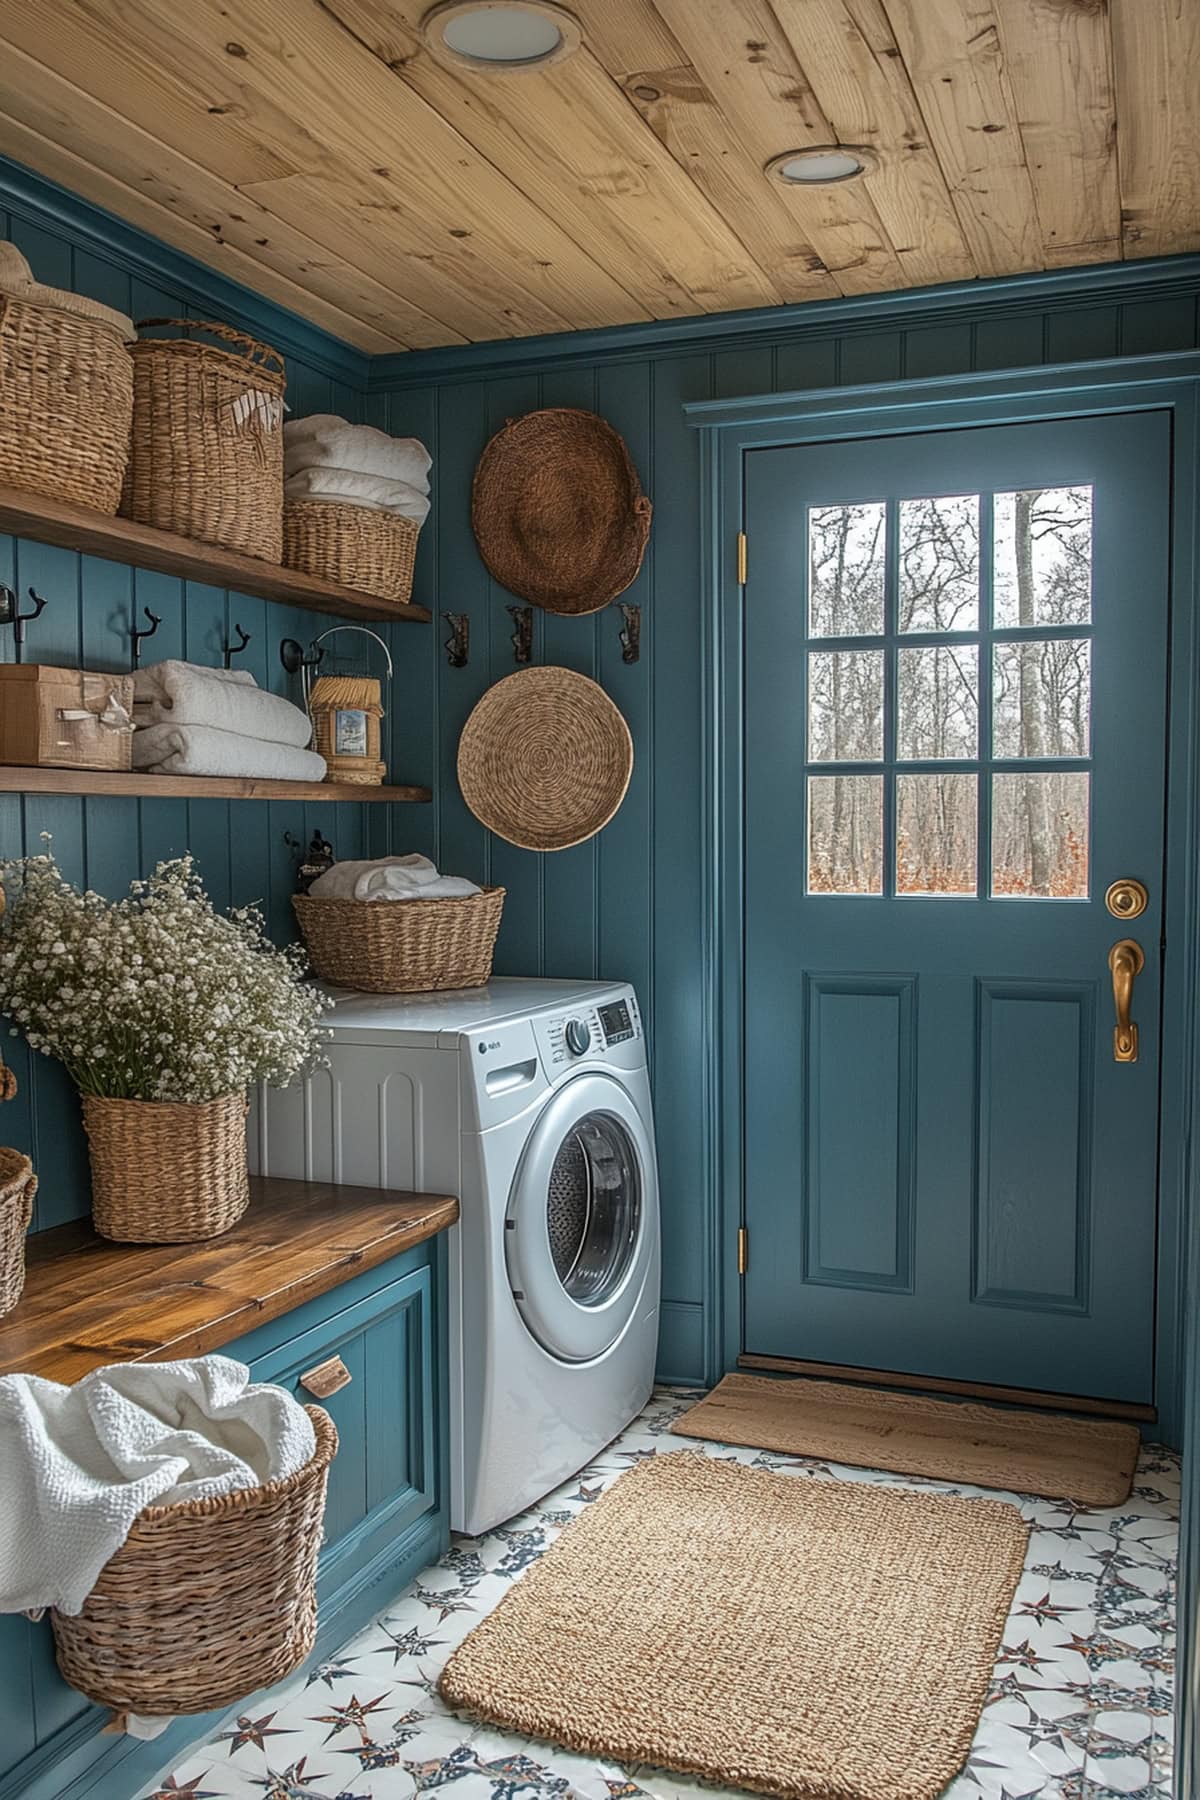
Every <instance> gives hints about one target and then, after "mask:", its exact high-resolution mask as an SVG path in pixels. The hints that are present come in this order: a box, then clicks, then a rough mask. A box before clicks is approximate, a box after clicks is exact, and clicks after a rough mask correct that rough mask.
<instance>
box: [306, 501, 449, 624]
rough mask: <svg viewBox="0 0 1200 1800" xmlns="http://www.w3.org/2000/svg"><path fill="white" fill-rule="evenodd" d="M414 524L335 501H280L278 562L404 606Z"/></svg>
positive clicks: (410, 571)
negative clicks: (280, 519)
mask: <svg viewBox="0 0 1200 1800" xmlns="http://www.w3.org/2000/svg"><path fill="white" fill-rule="evenodd" d="M420 529H421V528H420V526H419V525H417V524H415V523H414V521H413V520H412V519H402V518H400V517H399V516H398V515H397V514H396V513H390V512H382V511H381V510H380V509H379V508H377V507H370V506H352V505H349V504H346V503H344V502H342V501H340V500H285V501H284V503H283V560H284V562H285V563H286V565H287V567H288V568H289V569H300V570H301V571H302V572H303V573H304V574H305V575H314V576H316V578H317V579H318V580H319V581H332V582H336V583H338V584H339V585H340V586H341V587H349V588H357V589H358V591H359V593H362V594H374V595H375V596H376V597H377V598H378V599H380V600H391V601H395V602H396V604H397V605H406V604H407V602H408V601H409V600H410V599H411V598H412V585H413V565H414V563H415V562H416V557H417V536H418V533H419V532H420Z"/></svg>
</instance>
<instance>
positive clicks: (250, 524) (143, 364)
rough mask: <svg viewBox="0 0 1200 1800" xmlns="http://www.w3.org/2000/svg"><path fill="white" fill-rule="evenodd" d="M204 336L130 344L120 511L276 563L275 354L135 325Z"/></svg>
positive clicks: (220, 330)
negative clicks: (129, 415)
mask: <svg viewBox="0 0 1200 1800" xmlns="http://www.w3.org/2000/svg"><path fill="white" fill-rule="evenodd" d="M149 325H178V326H181V327H183V328H185V329H192V330H197V331H204V332H206V333H207V334H208V335H209V336H210V337H216V338H219V339H221V340H222V341H223V342H224V343H225V344H227V345H230V346H231V348H229V349H220V348H218V347H217V346H216V345H214V344H212V343H207V342H205V341H203V340H201V339H197V338H139V339H138V341H137V343H136V344H134V345H133V346H132V347H131V352H130V354H131V355H132V357H133V383H134V386H133V439H132V447H131V451H130V457H129V473H128V477H127V479H126V483H125V493H124V496H123V499H122V504H121V511H122V512H123V513H124V514H125V516H126V517H127V518H130V519H136V520H137V521H138V522H139V524H142V525H155V526H157V527H158V528H159V529H160V530H162V531H175V532H179V533H181V534H182V536H184V537H190V538H198V539H200V540H201V541H202V542H204V543H208V544H222V545H224V547H225V548H226V549H228V550H240V551H242V552H243V553H244V554H245V555H246V556H260V557H263V558H265V560H266V561H267V562H275V563H277V562H278V561H279V560H280V558H281V556H282V554H283V390H284V366H283V358H282V357H281V356H280V355H279V353H278V351H276V350H272V349H271V348H270V347H269V345H267V344H260V343H258V342H257V341H256V340H255V339H254V338H252V337H247V336H246V335H245V333H244V332H241V331H235V330H234V329H233V328H232V326H229V325H209V324H203V323H201V322H200V321H198V320H194V319H142V320H140V321H139V330H140V329H141V328H142V327H143V326H149Z"/></svg>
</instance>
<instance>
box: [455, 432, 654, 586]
mask: <svg viewBox="0 0 1200 1800" xmlns="http://www.w3.org/2000/svg"><path fill="white" fill-rule="evenodd" d="M651 510H652V509H651V506H650V502H649V500H647V498H646V496H645V495H644V494H643V492H642V489H641V483H640V482H639V481H638V475H637V470H636V469H635V468H634V466H633V461H632V459H631V457H630V455H629V451H628V449H627V448H626V445H625V440H624V438H623V437H622V436H621V435H620V433H619V432H617V431H614V430H613V427H612V426H611V425H610V424H609V423H608V421H607V420H606V419H601V418H599V417H598V416H597V414H596V413H593V412H583V411H581V410H580V409H579V408H578V407H574V406H551V407H546V408H545V409H544V410H543V411H541V412H531V413H526V414H525V415H524V416H523V417H522V418H520V419H510V420H509V421H508V423H507V424H506V425H505V426H504V428H503V429H502V430H501V431H498V432H497V433H496V435H495V437H493V438H492V440H491V441H490V443H489V444H488V445H487V447H486V449H485V450H484V452H483V455H482V456H481V457H480V459H479V463H478V466H477V467H476V470H475V482H474V486H473V488H472V491H471V524H472V526H473V528H474V531H475V541H476V543H477V544H478V545H479V554H480V555H481V556H482V558H483V560H484V562H485V563H486V564H487V566H488V568H489V569H490V570H491V573H492V574H493V575H494V576H495V578H496V580H497V581H499V582H500V583H501V584H502V585H503V586H504V587H506V588H507V589H508V591H509V592H510V593H511V594H516V595H517V596H518V597H519V598H520V599H522V600H532V601H533V602H534V603H535V605H537V606H542V607H545V609H546V611H547V612H554V613H590V612H598V611H599V609H600V608H601V607H602V606H607V605H608V603H609V601H610V600H615V599H616V597H617V595H618V594H623V593H624V592H625V589H626V588H627V587H628V586H629V584H630V582H631V581H632V580H633V579H634V577H635V576H636V574H637V572H638V570H639V569H640V568H641V566H642V558H643V556H644V555H645V554H646V539H647V538H648V537H649V535H650V514H651Z"/></svg>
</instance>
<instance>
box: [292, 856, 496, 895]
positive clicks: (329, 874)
mask: <svg viewBox="0 0 1200 1800" xmlns="http://www.w3.org/2000/svg"><path fill="white" fill-rule="evenodd" d="M308 891H309V893H310V894H311V895H312V896H313V898H314V899H316V900H371V901H375V900H462V899H465V898H466V897H467V895H468V894H477V893H478V892H479V889H478V888H477V887H476V885H475V883H474V882H473V881H468V880H467V879H466V878H465V876H462V875H443V874H441V873H440V872H439V870H438V868H437V866H436V864H434V863H431V862H430V860H429V858H428V857H427V856H416V855H413V856H377V857H374V858H372V859H369V860H367V861H366V862H353V861H347V862H337V863H334V865H333V867H332V869H326V871H325V873H324V875H318V876H317V879H316V880H315V881H314V882H313V884H312V886H311V887H310V888H309V890H308Z"/></svg>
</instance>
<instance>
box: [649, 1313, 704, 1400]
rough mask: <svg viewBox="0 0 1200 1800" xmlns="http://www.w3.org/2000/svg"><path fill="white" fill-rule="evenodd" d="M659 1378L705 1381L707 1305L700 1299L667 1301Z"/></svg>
mask: <svg viewBox="0 0 1200 1800" xmlns="http://www.w3.org/2000/svg"><path fill="white" fill-rule="evenodd" d="M655 1375H656V1377H657V1379H658V1380H659V1381H670V1382H678V1383H680V1384H681V1385H683V1386H685V1387H692V1386H695V1387H699V1386H701V1385H702V1384H703V1382H704V1308H703V1307H702V1306H701V1305H700V1303H699V1301H696V1300H664V1301H663V1303H662V1307H661V1309H660V1312H659V1325H658V1366H657V1368H656V1370H655Z"/></svg>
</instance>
